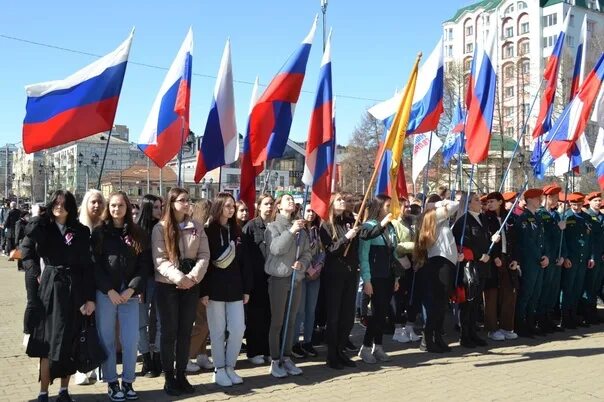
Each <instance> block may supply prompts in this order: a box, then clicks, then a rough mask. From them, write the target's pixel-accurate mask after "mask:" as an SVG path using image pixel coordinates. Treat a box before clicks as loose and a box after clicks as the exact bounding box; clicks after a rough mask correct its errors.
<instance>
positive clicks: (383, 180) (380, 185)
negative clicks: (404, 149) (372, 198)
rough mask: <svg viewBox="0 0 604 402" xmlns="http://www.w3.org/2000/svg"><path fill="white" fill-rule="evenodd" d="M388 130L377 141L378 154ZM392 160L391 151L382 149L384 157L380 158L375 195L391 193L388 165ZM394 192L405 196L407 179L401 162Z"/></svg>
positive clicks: (406, 194) (406, 195) (389, 194)
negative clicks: (378, 141)
mask: <svg viewBox="0 0 604 402" xmlns="http://www.w3.org/2000/svg"><path fill="white" fill-rule="evenodd" d="M387 135H388V132H387V131H385V132H384V135H383V136H382V139H381V141H380V143H379V147H378V155H379V154H380V151H381V148H382V147H383V146H384V141H385V140H386V136H387ZM391 160H392V151H391V150H389V149H387V150H386V151H384V158H383V159H382V164H381V166H380V170H379V172H378V178H377V181H376V186H375V195H378V194H386V195H388V196H391V195H392V191H391V188H392V186H390V165H391ZM396 193H397V194H398V196H399V197H400V196H402V197H405V198H407V197H408V193H407V181H406V179H405V170H404V165H403V163H400V164H399V167H398V175H397V176H396Z"/></svg>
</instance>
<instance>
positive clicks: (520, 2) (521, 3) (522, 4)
mask: <svg viewBox="0 0 604 402" xmlns="http://www.w3.org/2000/svg"><path fill="white" fill-rule="evenodd" d="M527 7H528V6H527V5H526V3H525V2H524V1H519V2H518V10H524V9H525V8H527Z"/></svg>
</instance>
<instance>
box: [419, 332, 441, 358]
mask: <svg viewBox="0 0 604 402" xmlns="http://www.w3.org/2000/svg"><path fill="white" fill-rule="evenodd" d="M419 349H420V350H423V351H427V352H431V353H443V352H444V350H443V349H442V348H441V347H440V345H439V344H437V343H436V338H435V331H434V330H433V329H428V328H426V329H424V336H423V337H422V342H421V343H420V345H419Z"/></svg>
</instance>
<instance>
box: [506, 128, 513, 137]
mask: <svg viewBox="0 0 604 402" xmlns="http://www.w3.org/2000/svg"><path fill="white" fill-rule="evenodd" d="M505 135H507V136H508V137H513V136H514V127H506V129H505Z"/></svg>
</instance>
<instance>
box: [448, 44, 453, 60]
mask: <svg viewBox="0 0 604 402" xmlns="http://www.w3.org/2000/svg"><path fill="white" fill-rule="evenodd" d="M447 57H453V45H449V46H447Z"/></svg>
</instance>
